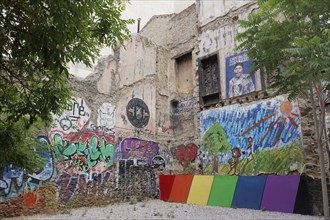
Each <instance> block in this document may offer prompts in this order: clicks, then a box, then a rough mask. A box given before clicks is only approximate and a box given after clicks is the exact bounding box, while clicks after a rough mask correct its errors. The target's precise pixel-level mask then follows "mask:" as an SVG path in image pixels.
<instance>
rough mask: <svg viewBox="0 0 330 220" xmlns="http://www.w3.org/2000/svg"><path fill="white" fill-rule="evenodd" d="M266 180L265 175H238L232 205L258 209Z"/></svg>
mask: <svg viewBox="0 0 330 220" xmlns="http://www.w3.org/2000/svg"><path fill="white" fill-rule="evenodd" d="M266 180H267V177H266V176H239V177H238V181H237V185H236V190H235V194H234V198H233V202H232V207H233V208H247V209H260V206H261V201H262V196H263V193H264V188H265V184H266Z"/></svg>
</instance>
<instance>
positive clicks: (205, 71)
mask: <svg viewBox="0 0 330 220" xmlns="http://www.w3.org/2000/svg"><path fill="white" fill-rule="evenodd" d="M219 77H220V72H219V62H218V56H217V55H213V56H210V57H208V58H205V59H202V60H200V61H199V91H200V104H201V106H202V107H203V106H208V105H212V104H216V103H218V102H219V101H220V97H221V90H220V80H219Z"/></svg>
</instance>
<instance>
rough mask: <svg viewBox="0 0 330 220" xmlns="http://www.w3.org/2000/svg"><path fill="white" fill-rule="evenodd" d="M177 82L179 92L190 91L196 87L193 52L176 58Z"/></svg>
mask: <svg viewBox="0 0 330 220" xmlns="http://www.w3.org/2000/svg"><path fill="white" fill-rule="evenodd" d="M175 67H176V71H175V84H176V90H177V92H179V93H190V92H192V91H193V89H194V87H193V86H194V81H193V80H194V78H193V68H192V55H191V53H188V54H185V55H183V56H180V57H178V58H176V59H175Z"/></svg>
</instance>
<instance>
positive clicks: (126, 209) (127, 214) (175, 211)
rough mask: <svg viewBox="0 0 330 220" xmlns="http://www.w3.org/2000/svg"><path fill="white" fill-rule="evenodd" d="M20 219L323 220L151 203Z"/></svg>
mask: <svg viewBox="0 0 330 220" xmlns="http://www.w3.org/2000/svg"><path fill="white" fill-rule="evenodd" d="M7 219H8V220H9V219H11V220H14V219H15V220H18V219H221V220H223V219H230V220H233V219H244V220H245V219H251V220H252V219H253V220H256V219H265V220H267V219H281V220H284V219H285V220H290V219H297V220H298V219H299V220H320V219H323V217H319V216H309V215H298V214H287V213H280V212H266V211H260V210H252V209H233V208H223V207H214V206H200V205H190V204H180V203H170V202H163V201H161V200H149V201H144V202H138V203H135V204H132V203H118V204H112V205H108V206H105V207H89V208H87V207H84V208H78V209H72V210H65V211H63V212H62V213H61V214H56V215H34V216H25V217H16V218H7Z"/></svg>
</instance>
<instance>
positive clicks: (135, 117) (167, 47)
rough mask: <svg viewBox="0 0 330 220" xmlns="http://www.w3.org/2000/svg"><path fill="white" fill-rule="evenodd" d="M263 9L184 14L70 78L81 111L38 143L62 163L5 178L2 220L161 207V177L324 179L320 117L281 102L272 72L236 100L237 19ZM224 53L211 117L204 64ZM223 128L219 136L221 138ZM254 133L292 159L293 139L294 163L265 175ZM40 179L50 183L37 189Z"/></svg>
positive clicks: (153, 23) (216, 6) (247, 5)
mask: <svg viewBox="0 0 330 220" xmlns="http://www.w3.org/2000/svg"><path fill="white" fill-rule="evenodd" d="M256 8H257V5H256V1H235V5H234V2H233V1H197V3H196V5H195V4H194V5H192V6H190V7H188V8H187V9H186V10H184V11H182V12H181V13H179V14H171V15H160V16H154V17H153V18H152V19H151V20H150V21H149V22H148V24H147V25H146V26H145V27H144V28H143V30H142V31H141V33H140V34H136V35H133V36H132V38H131V40H129V41H128V42H126V43H125V45H124V46H122V47H120V48H118V49H117V50H116V51H115V53H114V55H111V56H108V57H104V58H102V59H101V60H99V62H98V65H97V66H96V68H95V69H94V71H93V73H92V74H90V75H89V76H88V77H86V78H85V79H80V78H71V79H70V84H71V85H72V88H73V90H74V97H73V99H74V102H73V104H72V105H71V106H68V108H67V110H66V111H65V112H64V113H63V115H60V116H54V126H53V127H52V128H50V129H49V132H48V133H45V134H42V135H41V136H40V137H44V138H45V141H48V142H49V143H51V144H52V145H54V152H52V153H49V155H45V156H44V157H46V158H48V162H47V164H45V168H44V170H43V171H38V172H37V174H26V173H24V172H23V171H21V170H19V168H12V167H8V169H7V170H5V171H2V172H0V174H1V175H0V177H1V179H0V192H1V194H0V202H1V203H0V207H1V211H0V217H8V216H16V215H22V214H24V215H26V214H34V213H39V212H54V211H57V210H61V209H63V208H64V209H65V208H70V207H79V206H86V205H90V204H91V203H93V204H95V205H98V204H107V203H109V202H113V201H118V200H125V199H127V198H133V197H137V196H140V197H151V198H154V197H157V196H158V188H157V187H158V186H157V175H159V174H173V173H174V174H212V173H213V171H212V166H213V167H214V166H217V167H218V168H219V169H220V171H219V173H220V174H224V175H226V174H240V173H239V172H240V171H242V173H241V174H245V175H259V174H274V173H275V174H281V175H290V174H292V173H296V174H297V173H305V174H307V175H310V176H313V177H315V178H319V177H320V175H319V170H318V164H319V162H318V159H317V151H316V148H315V146H314V144H313V143H312V135H313V130H312V126H313V120H312V118H311V115H312V114H311V108H310V106H309V105H308V103H307V102H306V101H304V100H298V101H297V102H292V103H288V102H287V100H286V97H285V96H280V97H277V98H274V99H271V97H272V95H273V94H274V91H272V90H270V89H269V88H268V85H269V84H270V83H271V82H272V78H271V77H269V76H265V75H263V74H262V73H257V75H256V78H255V83H256V91H255V92H252V93H249V94H245V95H243V96H238V97H235V98H227V95H226V94H227V93H226V91H227V89H228V88H226V86H227V84H226V77H227V76H226V73H227V72H228V66H226V59H227V58H228V57H232V56H233V55H235V51H234V49H235V47H236V46H237V42H236V41H235V37H236V35H237V33H239V32H241V31H242V30H241V29H240V27H239V26H238V25H237V20H238V19H244V18H246V17H247V16H248V14H250V13H251V12H252V11H253V10H255V9H256ZM215 54H216V55H217V57H218V63H219V73H218V74H219V79H220V88H221V89H220V93H221V96H220V100H219V101H218V102H217V103H215V104H213V105H209V106H202V105H200V88H201V84H200V80H199V77H200V71H201V67H200V61H201V60H203V59H207V58H208V57H210V56H212V55H215ZM242 109H243V110H242ZM256 109H259V110H260V111H262V114H261V113H260V112H259V113H258V111H257V110H256ZM292 109H294V111H293V110H292ZM252 112H254V113H253V114H252ZM239 114H242V117H241V118H240V117H239V116H238V115H239ZM250 114H251V115H250ZM228 115H229V116H232V117H227V116H228ZM260 115H261V116H260ZM254 116H255V117H254ZM243 119H244V120H243ZM268 119H269V120H268ZM284 119H285V120H287V121H291V125H288V124H285V121H284ZM233 120H235V121H233ZM243 121H244V123H243ZM283 121H284V122H283ZM215 122H216V123H219V124H220V128H219V126H218V127H216V126H215V127H212V126H213V124H214V123H215ZM262 122H265V123H262ZM221 123H222V124H225V125H221ZM243 124H244V125H243ZM230 125H231V127H230ZM259 125H260V126H259ZM210 128H211V131H209V129H210ZM238 128H242V129H238ZM243 128H244V129H243ZM270 128H274V129H273V130H272V129H270ZM277 128H279V129H280V130H283V131H285V132H279V131H278V130H275V129H277ZM212 129H213V130H214V131H215V132H220V133H223V132H227V133H228V135H229V133H230V132H231V133H230V135H231V136H230V137H228V138H227V140H226V141H224V140H210V139H207V138H204V136H208V135H209V133H212ZM235 129H236V130H235ZM237 129H238V130H237ZM285 129H286V130H285ZM256 131H260V134H259V133H258V135H259V136H258V137H255V138H254V139H253V138H252V139H251V140H252V141H253V140H259V141H261V142H263V141H264V140H266V138H269V140H267V141H265V142H264V143H270V145H274V146H281V147H278V149H280V150H281V149H284V150H287V149H289V150H290V149H291V148H290V147H287V148H285V146H286V143H289V142H290V143H291V142H293V141H291V139H290V138H291V137H293V136H292V135H293V134H294V135H295V136H294V138H295V139H294V140H295V142H294V146H293V148H294V151H295V152H297V155H296V156H297V157H295V159H294V161H293V162H294V164H290V160H286V161H288V163H287V164H285V167H282V168H281V169H280V170H276V169H275V168H274V166H273V167H272V166H271V167H268V168H269V169H268V170H266V169H263V168H262V167H258V170H257V169H255V167H257V165H254V166H252V164H253V163H254V162H255V161H256V160H257V159H255V160H253V159H252V160H251V155H255V158H257V157H258V155H257V154H261V153H262V152H263V151H265V152H266V150H264V149H268V150H269V152H271V151H270V146H266V145H267V144H264V145H262V147H260V149H261V150H259V151H254V150H253V149H256V148H257V144H256V143H253V142H251V141H250V142H248V141H247V140H250V139H249V138H248V135H251V134H253V132H254V133H255V132H256ZM249 132H252V133H251V134H250V133H249ZM282 133H283V135H282ZM243 134H244V135H245V134H246V135H247V136H246V137H245V136H244V135H243ZM285 135H289V136H290V135H291V136H290V137H289V136H288V137H286V136H285ZM211 136H212V135H211ZM243 136H244V137H243ZM246 138H247V139H246ZM289 139H290V140H289ZM301 140H302V143H301ZM212 141H213V142H214V143H218V142H219V143H222V145H221V149H215V150H213V149H212V146H213V145H208V144H209V142H212ZM277 143H279V144H277ZM244 144H245V145H244ZM243 145H244V146H243ZM274 146H273V147H274ZM282 146H284V147H282ZM213 147H214V146H213ZM253 147H256V148H253ZM227 148H228V149H227ZM238 148H239V149H238ZM238 150H241V151H240V156H239V157H237V152H239V151H238ZM243 151H244V152H243ZM259 152H261V153H259ZM243 153H244V155H241V154H243ZM260 158H261V157H259V159H260ZM240 160H242V161H243V160H244V161H245V163H246V164H245V167H244V170H242V167H241V168H239V167H238V166H237V164H238V163H239V161H240ZM214 161H215V162H216V163H214ZM246 161H247V162H246ZM251 161H252V162H251ZM262 163H265V164H267V161H262ZM260 164H261V163H260ZM327 166H328V158H327ZM41 174H42V175H46V176H47V175H48V177H47V178H39V177H38V176H40V175H41ZM36 175H37V176H36ZM127 176H134V178H131V179H128V178H127ZM134 181H136V182H134ZM131 186H138V187H135V188H134V187H133V189H132V188H131ZM128 189H130V190H128ZM145 189H148V190H147V191H146V190H145Z"/></svg>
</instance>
